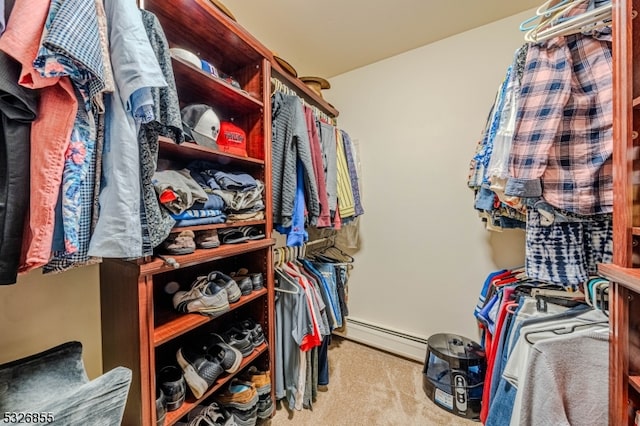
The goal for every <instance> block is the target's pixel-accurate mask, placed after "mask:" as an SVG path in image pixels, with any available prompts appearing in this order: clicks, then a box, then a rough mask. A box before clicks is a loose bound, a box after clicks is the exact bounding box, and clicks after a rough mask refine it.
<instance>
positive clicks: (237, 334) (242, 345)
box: [221, 328, 255, 357]
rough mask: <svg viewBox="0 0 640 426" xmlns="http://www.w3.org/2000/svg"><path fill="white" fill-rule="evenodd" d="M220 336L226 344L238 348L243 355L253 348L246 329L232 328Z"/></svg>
mask: <svg viewBox="0 0 640 426" xmlns="http://www.w3.org/2000/svg"><path fill="white" fill-rule="evenodd" d="M221 336H222V338H223V339H224V341H225V342H226V343H227V344H228V345H230V346H231V347H233V348H236V349H237V350H239V351H240V353H241V354H242V356H243V357H248V356H249V355H251V353H252V352H253V350H254V349H255V348H254V346H253V340H252V339H251V334H250V333H249V332H248V331H243V330H238V329H236V328H232V329H230V330H227V331H226V332H225V333H223V334H222V335H221Z"/></svg>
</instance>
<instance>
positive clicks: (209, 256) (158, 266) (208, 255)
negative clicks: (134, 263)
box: [140, 225, 275, 275]
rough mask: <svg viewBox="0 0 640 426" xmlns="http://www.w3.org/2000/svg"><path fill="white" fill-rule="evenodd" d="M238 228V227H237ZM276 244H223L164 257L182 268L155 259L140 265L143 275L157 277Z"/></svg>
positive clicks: (271, 241) (258, 241)
mask: <svg viewBox="0 0 640 426" xmlns="http://www.w3.org/2000/svg"><path fill="white" fill-rule="evenodd" d="M236 226H237V225H236ZM274 244H275V239H273V238H265V239H262V240H255V241H247V242H244V243H239V244H222V245H220V247H216V248H213V249H196V251H195V252H193V253H191V254H184V255H163V257H164V258H167V257H171V258H173V259H174V260H175V261H176V262H177V263H178V264H179V265H180V266H179V267H178V268H174V267H172V266H168V265H167V264H166V263H165V261H164V259H161V258H157V257H154V258H153V260H151V261H150V262H147V263H142V264H140V274H141V275H155V274H158V273H160V272H166V271H171V270H174V269H181V268H186V267H189V266H195V265H199V264H202V263H205V262H211V261H214V260H220V259H224V258H227V257H231V256H237V255H239V254H243V253H249V252H252V251H257V250H260V249H264V248H267V247H271V246H273V245H274Z"/></svg>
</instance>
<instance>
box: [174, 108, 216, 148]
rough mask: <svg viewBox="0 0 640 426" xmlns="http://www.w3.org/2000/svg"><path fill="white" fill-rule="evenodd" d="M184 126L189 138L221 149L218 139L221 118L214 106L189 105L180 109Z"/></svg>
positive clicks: (199, 143) (209, 146)
mask: <svg viewBox="0 0 640 426" xmlns="http://www.w3.org/2000/svg"><path fill="white" fill-rule="evenodd" d="M180 114H181V115H182V127H183V129H184V133H185V136H186V138H187V139H189V138H190V139H193V140H195V141H196V143H197V144H198V145H202V146H206V147H208V148H212V149H219V148H218V145H217V143H216V141H217V140H218V136H219V134H220V119H219V118H218V115H217V114H216V113H215V111H214V110H213V108H211V107H210V106H209V105H205V104H191V105H187V106H185V107H184V108H182V110H181V111H180Z"/></svg>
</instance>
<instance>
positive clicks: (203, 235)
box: [195, 229, 220, 249]
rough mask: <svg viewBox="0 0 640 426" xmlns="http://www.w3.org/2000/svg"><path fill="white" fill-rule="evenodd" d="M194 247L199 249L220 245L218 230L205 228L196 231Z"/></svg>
mask: <svg viewBox="0 0 640 426" xmlns="http://www.w3.org/2000/svg"><path fill="white" fill-rule="evenodd" d="M195 235H196V236H195V243H196V247H198V248H201V249H212V248H216V247H218V246H220V238H218V231H217V230H215V229H207V230H205V231H197V232H196V233H195Z"/></svg>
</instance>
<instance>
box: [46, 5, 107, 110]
mask: <svg viewBox="0 0 640 426" xmlns="http://www.w3.org/2000/svg"><path fill="white" fill-rule="evenodd" d="M45 27H46V30H45V32H44V33H43V36H44V37H43V39H42V46H41V49H40V52H39V54H38V56H41V57H42V56H57V55H60V56H63V57H65V58H69V59H71V60H72V62H73V63H74V65H76V66H77V67H78V68H79V70H78V72H80V73H82V74H85V75H83V76H82V77H81V80H86V81H87V82H88V90H89V96H90V98H91V99H93V98H94V97H95V96H96V95H97V94H98V93H100V92H101V91H102V90H103V89H104V87H105V81H104V63H103V61H102V51H101V47H100V34H99V31H98V18H97V12H96V7H95V2H94V0H52V1H51V7H50V9H49V16H48V17H47V23H46V24H45ZM72 77H73V76H72Z"/></svg>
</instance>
